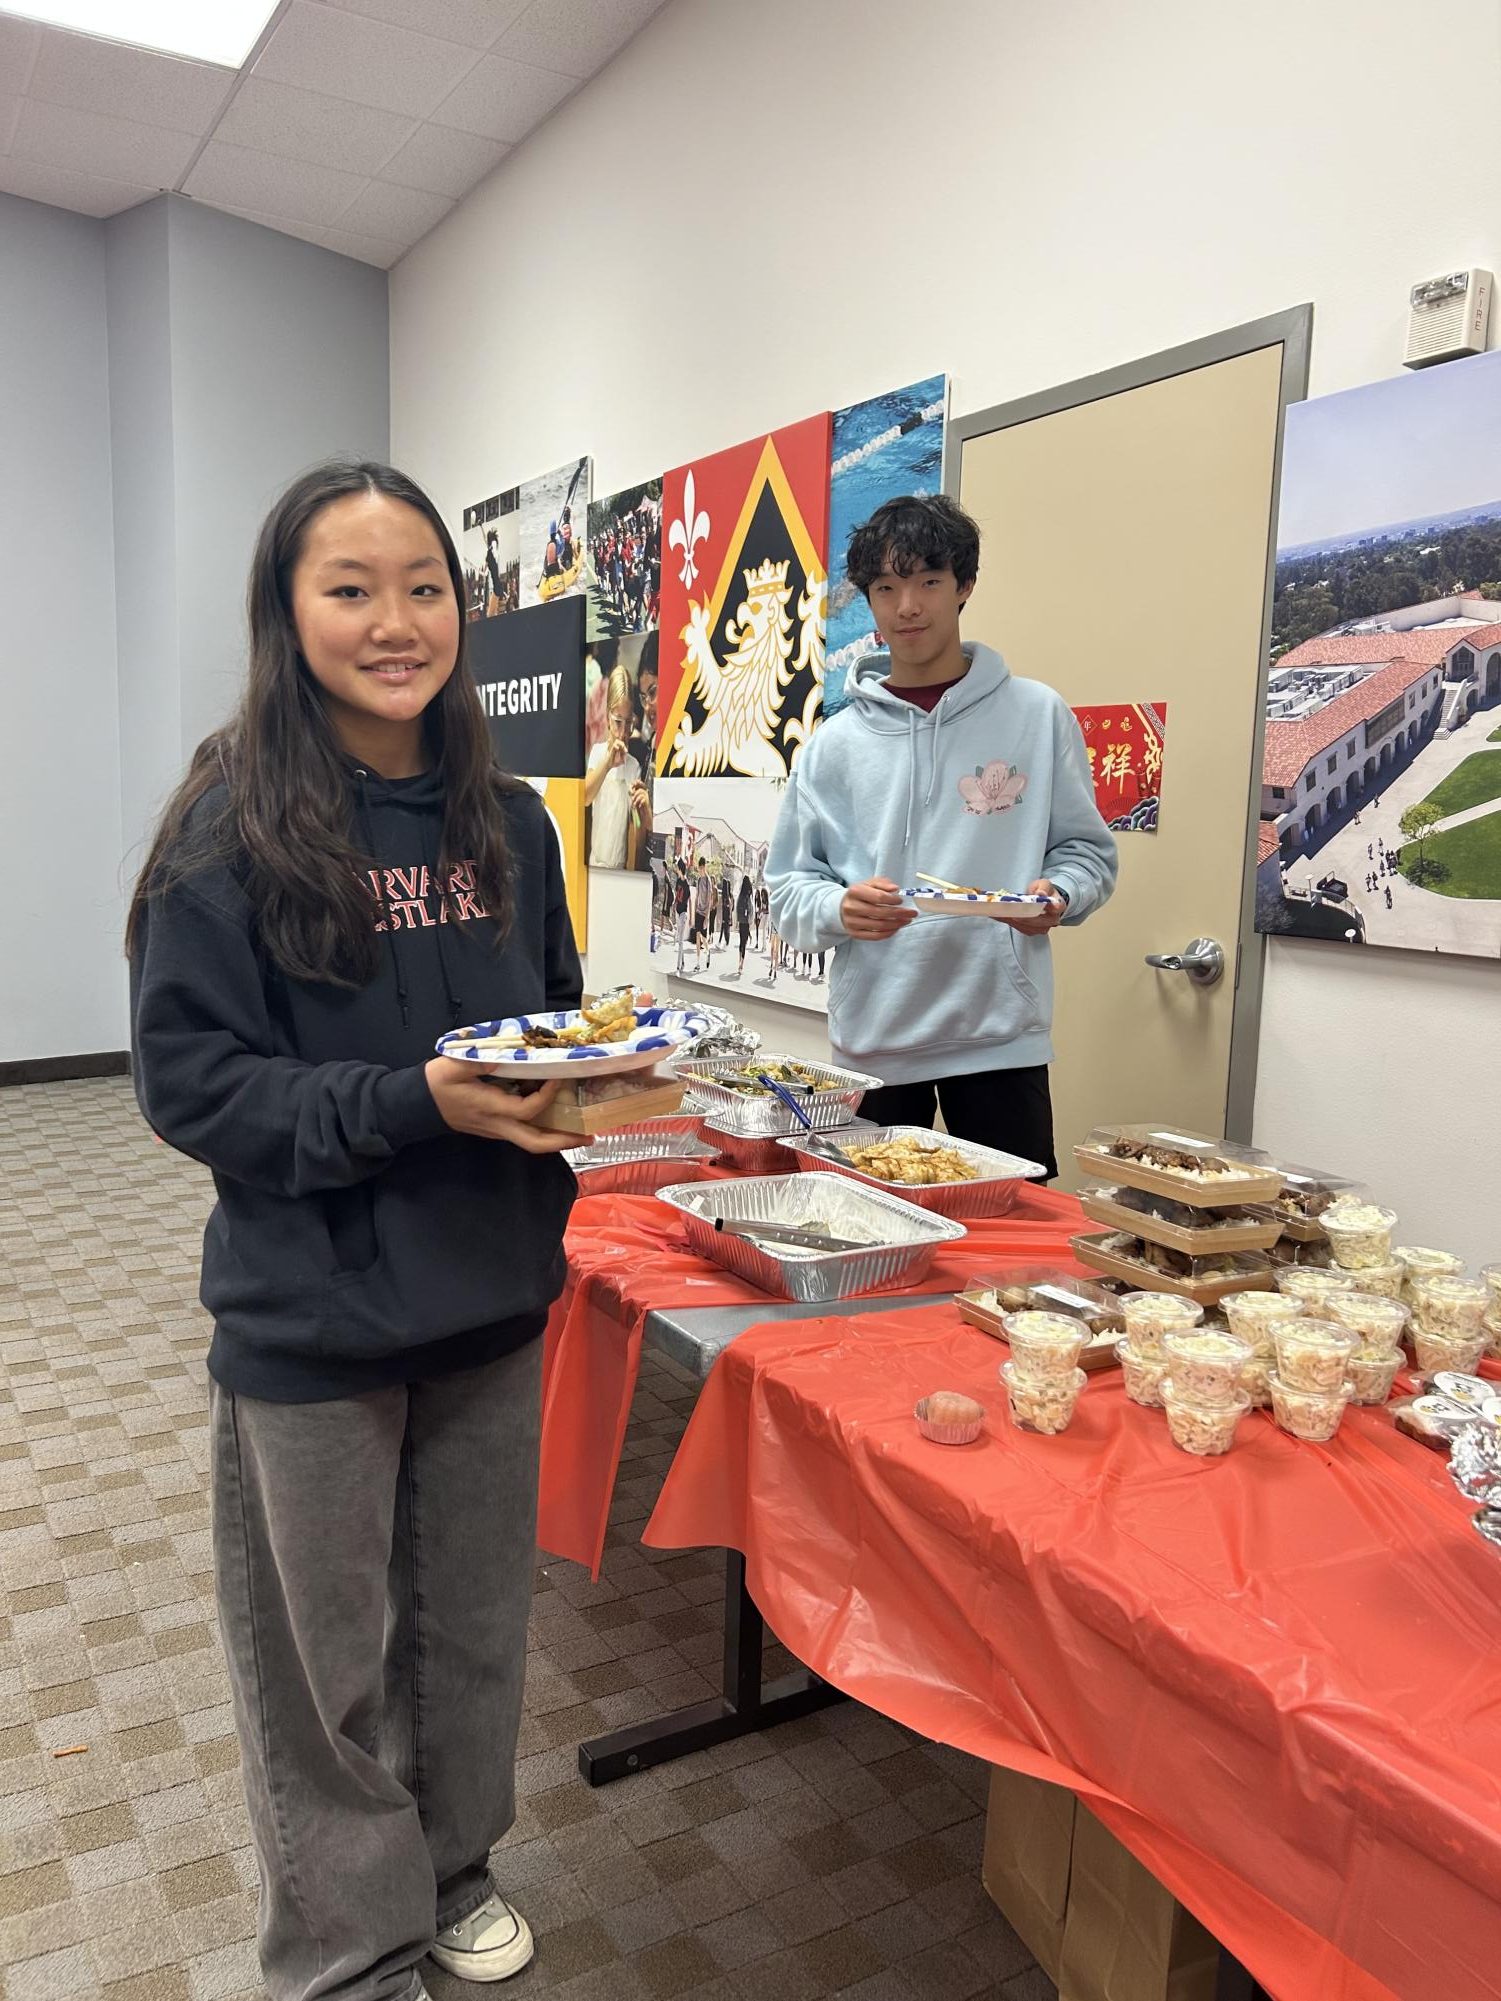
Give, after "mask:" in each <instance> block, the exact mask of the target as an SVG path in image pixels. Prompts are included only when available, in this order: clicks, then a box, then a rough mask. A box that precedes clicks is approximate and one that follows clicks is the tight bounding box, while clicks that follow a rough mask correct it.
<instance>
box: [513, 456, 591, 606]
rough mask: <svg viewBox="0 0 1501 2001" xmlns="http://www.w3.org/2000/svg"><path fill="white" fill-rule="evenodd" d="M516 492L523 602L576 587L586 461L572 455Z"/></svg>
mask: <svg viewBox="0 0 1501 2001" xmlns="http://www.w3.org/2000/svg"><path fill="white" fill-rule="evenodd" d="M518 494H519V497H520V503H521V505H520V520H521V534H520V546H521V602H522V604H523V606H525V605H533V604H547V603H548V602H549V601H550V600H551V599H553V598H557V597H564V596H566V595H570V594H572V593H573V592H576V591H577V592H581V591H582V590H583V588H584V533H585V529H586V527H587V525H588V514H589V460H588V459H586V458H585V459H571V460H570V461H569V462H568V464H567V465H565V466H559V467H558V468H557V470H556V471H555V472H548V473H543V474H542V476H541V478H540V479H528V480H523V481H522V483H521V486H520V487H519V488H518Z"/></svg>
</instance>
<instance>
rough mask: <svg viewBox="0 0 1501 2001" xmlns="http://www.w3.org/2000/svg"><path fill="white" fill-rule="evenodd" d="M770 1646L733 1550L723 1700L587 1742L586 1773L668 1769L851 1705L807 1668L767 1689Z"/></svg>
mask: <svg viewBox="0 0 1501 2001" xmlns="http://www.w3.org/2000/svg"><path fill="white" fill-rule="evenodd" d="M764 1644H765V1627H764V1625H763V1624H762V1620H761V1614H760V1612H759V1611H758V1610H757V1609H756V1602H755V1600H754V1599H753V1598H752V1597H751V1595H750V1592H749V1591H748V1590H747V1589H746V1584H745V1558H744V1557H743V1556H742V1555H741V1554H740V1552H739V1551H738V1550H733V1549H731V1550H726V1552H725V1565H724V1680H723V1690H724V1692H723V1694H722V1695H718V1696H715V1697H714V1698H713V1699H712V1700H711V1701H709V1702H696V1703H694V1704H693V1706H692V1707H691V1708H689V1709H678V1710H674V1711H673V1713H672V1714H671V1715H670V1716H658V1717H654V1718H653V1719H652V1721H651V1722H650V1723H633V1724H631V1725H630V1726H629V1727H628V1728H627V1729H624V1730H612V1731H611V1732H610V1734H609V1735H608V1736H607V1737H594V1738H591V1739H590V1741H589V1742H588V1743H587V1744H580V1746H579V1770H580V1771H581V1772H582V1773H583V1775H584V1777H585V1778H586V1779H587V1780H588V1782H589V1784H590V1785H591V1786H603V1785H608V1784H609V1783H610V1781H611V1780H612V1779H623V1778H626V1777H627V1776H628V1775H629V1774H630V1773H632V1772H643V1771H645V1770H646V1768H647V1766H648V1765H665V1764H667V1763H668V1762H669V1761H670V1760H671V1759H673V1758H685V1757H687V1755H688V1753H689V1752H690V1751H705V1750H707V1749H708V1748H709V1746H710V1745H711V1744H725V1743H728V1742H729V1740H730V1739H731V1738H732V1737H747V1736H749V1735H750V1733H751V1732H752V1731H753V1730H770V1729H773V1728H774V1727H775V1726H776V1725H777V1724H778V1723H789V1722H791V1720H792V1718H793V1717H794V1716H807V1715H809V1714H810V1713H811V1712H812V1711H813V1710H815V1709H825V1708H827V1707H828V1706H829V1705H830V1704H831V1703H835V1702H843V1701H844V1697H843V1696H842V1695H841V1694H840V1692H839V1690H838V1689H837V1688H831V1687H830V1686H829V1684H828V1683H827V1682H826V1681H820V1680H819V1678H818V1676H817V1675H816V1674H811V1673H810V1672H809V1671H808V1670H807V1669H806V1668H799V1669H798V1671H797V1673H795V1674H790V1675H787V1676H785V1677H784V1678H783V1679H782V1680H781V1681H776V1682H772V1683H771V1685H770V1686H769V1687H766V1688H763V1687H762V1686H761V1660H762V1653H763V1650H764Z"/></svg>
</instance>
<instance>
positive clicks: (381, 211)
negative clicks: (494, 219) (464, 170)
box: [335, 181, 453, 243]
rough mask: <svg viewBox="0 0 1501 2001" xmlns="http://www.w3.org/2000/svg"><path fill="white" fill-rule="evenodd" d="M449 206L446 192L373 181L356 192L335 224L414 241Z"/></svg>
mask: <svg viewBox="0 0 1501 2001" xmlns="http://www.w3.org/2000/svg"><path fill="white" fill-rule="evenodd" d="M452 207H453V203H452V202H451V201H450V200H449V198H448V196H447V195H429V194H421V193H419V192H418V191H417V189H415V188H398V187H393V185H392V184H391V182H389V181H372V182H371V183H370V185H369V186H368V187H367V188H366V189H365V191H364V193H363V194H358V195H356V196H355V198H354V200H353V202H352V203H351V204H350V206H349V207H348V208H347V209H345V211H344V213H343V214H342V215H341V216H340V217H339V220H338V223H337V224H336V225H335V226H336V227H337V228H339V229H355V230H359V231H361V232H362V233H363V234H364V235H366V236H385V237H390V238H392V239H393V240H394V239H395V238H397V237H400V239H401V240H402V242H403V243H415V242H416V241H417V238H418V237H419V236H426V234H427V232H428V231H429V230H430V229H431V228H432V227H433V226H434V224H435V223H439V222H441V221H442V220H443V218H444V216H445V215H447V213H448V211H449V210H450V209H451V208H452Z"/></svg>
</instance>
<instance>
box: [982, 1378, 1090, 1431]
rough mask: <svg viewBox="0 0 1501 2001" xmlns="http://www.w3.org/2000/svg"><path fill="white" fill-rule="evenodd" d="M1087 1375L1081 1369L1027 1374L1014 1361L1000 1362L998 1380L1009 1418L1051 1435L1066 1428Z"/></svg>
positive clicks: (1025, 1429) (1016, 1423)
mask: <svg viewBox="0 0 1501 2001" xmlns="http://www.w3.org/2000/svg"><path fill="white" fill-rule="evenodd" d="M1087 1380H1088V1378H1087V1377H1086V1376H1085V1374H1084V1371H1083V1370H1082V1369H1070V1370H1068V1371H1067V1372H1066V1373H1064V1374H1060V1375H1043V1376H1027V1375H1024V1374H1022V1373H1020V1372H1019V1371H1018V1369H1017V1366H1016V1363H1015V1362H1003V1363H1002V1364H1001V1381H1002V1382H1003V1383H1004V1384H1005V1385H1006V1398H1007V1401H1008V1403H1009V1404H1010V1407H1011V1422H1012V1423H1013V1424H1015V1425H1017V1426H1018V1427H1019V1428H1020V1429H1021V1430H1022V1431H1037V1432H1041V1433H1043V1435H1044V1436H1046V1437H1049V1438H1053V1437H1056V1436H1057V1434H1058V1433H1059V1432H1060V1431H1066V1430H1067V1429H1068V1427H1069V1424H1070V1423H1071V1421H1072V1419H1073V1415H1074V1407H1075V1405H1076V1404H1077V1403H1078V1401H1079V1392H1080V1390H1082V1389H1083V1387H1084V1385H1085V1382H1086V1381H1087Z"/></svg>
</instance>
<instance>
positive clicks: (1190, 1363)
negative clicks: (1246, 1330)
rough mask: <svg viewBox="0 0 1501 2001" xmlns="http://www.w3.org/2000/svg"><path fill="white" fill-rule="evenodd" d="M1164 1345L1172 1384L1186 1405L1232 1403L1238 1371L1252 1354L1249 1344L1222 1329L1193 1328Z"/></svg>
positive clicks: (1238, 1388) (1172, 1336) (1171, 1338)
mask: <svg viewBox="0 0 1501 2001" xmlns="http://www.w3.org/2000/svg"><path fill="white" fill-rule="evenodd" d="M1165 1345H1166V1348H1167V1359H1168V1367H1169V1371H1170V1373H1171V1376H1172V1380H1173V1383H1174V1384H1175V1386H1176V1388H1177V1391H1178V1394H1179V1396H1180V1398H1181V1399H1182V1400H1183V1401H1184V1402H1185V1403H1190V1404H1205V1405H1219V1406H1224V1405H1227V1404H1233V1403H1234V1402H1235V1400H1236V1398H1237V1397H1238V1396H1239V1394H1240V1377H1241V1371H1242V1370H1243V1369H1244V1367H1245V1365H1246V1363H1247V1362H1248V1361H1249V1360H1250V1359H1251V1355H1252V1352H1253V1351H1252V1348H1251V1344H1250V1342H1249V1341H1243V1340H1242V1339H1241V1337H1240V1336H1239V1335H1238V1334H1231V1333H1230V1332H1229V1331H1228V1330H1227V1329H1225V1328H1220V1327H1194V1328H1186V1329H1184V1331H1183V1332H1182V1333H1178V1334H1169V1335H1168V1337H1167V1340H1166V1343H1165ZM1232 1430H1233V1427H1232Z"/></svg>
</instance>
